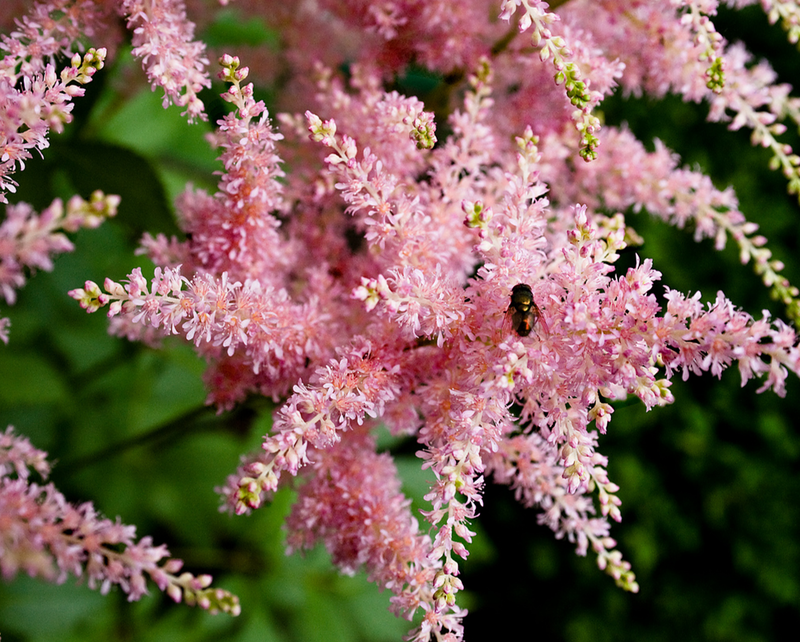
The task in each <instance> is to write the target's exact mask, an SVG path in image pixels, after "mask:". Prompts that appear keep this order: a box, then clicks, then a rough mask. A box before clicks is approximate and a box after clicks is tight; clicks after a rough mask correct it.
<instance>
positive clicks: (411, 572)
mask: <svg viewBox="0 0 800 642" xmlns="http://www.w3.org/2000/svg"><path fill="white" fill-rule="evenodd" d="M369 427H370V424H369V423H365V424H363V425H362V426H360V427H358V428H355V429H354V430H352V431H350V432H348V433H346V435H344V436H343V438H342V441H341V442H340V443H337V444H336V445H335V446H333V447H331V448H329V449H325V450H322V451H317V450H315V451H314V452H313V453H312V455H311V456H312V458H313V460H314V463H313V464H311V466H309V469H308V470H307V471H306V472H307V473H308V475H309V479H308V481H307V483H305V484H304V485H303V486H302V487H301V489H300V495H299V497H298V500H297V502H296V503H295V504H294V506H293V508H292V512H291V514H290V515H289V517H288V518H287V520H286V526H287V529H288V531H289V536H288V539H287V543H288V545H289V549H290V550H293V549H302V548H307V549H310V548H312V547H313V546H314V544H315V543H316V542H317V541H319V540H321V541H323V542H324V543H325V547H326V548H327V549H328V551H329V552H330V553H331V556H332V559H333V561H334V563H335V564H336V565H337V566H339V568H341V569H342V570H343V571H345V572H351V573H354V572H355V571H357V570H358V569H359V568H361V567H362V566H363V567H364V568H365V569H366V570H367V574H368V577H369V579H370V580H371V581H373V582H375V583H376V584H378V586H380V587H381V588H388V589H389V590H390V591H392V593H394V596H393V597H392V609H393V611H395V612H396V613H397V614H398V615H405V616H407V617H408V618H410V617H411V615H413V613H414V612H415V611H416V610H417V609H418V608H422V609H423V611H424V613H425V615H424V618H423V622H424V623H423V625H422V626H421V627H420V629H419V630H418V636H419V639H426V635H425V633H427V631H423V629H425V628H428V627H435V628H437V629H441V628H445V629H450V630H452V631H458V632H459V633H460V630H461V627H460V624H459V623H458V620H459V618H460V617H463V613H462V612H461V611H460V609H457V608H453V609H451V610H450V611H445V612H444V613H441V614H439V613H438V612H437V611H436V609H435V606H434V603H433V597H432V591H431V586H432V581H433V578H434V576H435V574H436V572H437V568H436V566H435V565H434V564H432V563H431V561H430V557H429V553H430V550H431V541H430V538H429V537H428V536H427V535H424V534H422V533H420V532H419V525H418V523H417V520H416V519H415V518H414V517H413V516H412V514H411V512H410V510H409V504H410V500H408V499H407V498H406V497H405V495H403V493H402V492H401V490H400V480H399V478H398V477H397V470H396V469H395V466H394V463H393V462H392V459H391V457H389V455H386V454H378V453H376V452H375V443H374V438H373V437H371V436H370V435H369V433H368V429H369ZM437 620H438V621H437ZM412 639H414V638H412Z"/></svg>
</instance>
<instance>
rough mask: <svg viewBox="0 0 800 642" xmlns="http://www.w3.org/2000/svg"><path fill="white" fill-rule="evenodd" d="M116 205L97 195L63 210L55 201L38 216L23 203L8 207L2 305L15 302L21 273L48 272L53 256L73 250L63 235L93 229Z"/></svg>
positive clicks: (1, 327) (0, 264)
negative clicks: (28, 271)
mask: <svg viewBox="0 0 800 642" xmlns="http://www.w3.org/2000/svg"><path fill="white" fill-rule="evenodd" d="M119 201H120V199H119V197H118V196H114V195H109V196H106V195H105V194H103V193H102V192H100V191H97V192H95V193H94V194H92V196H91V198H90V200H89V201H85V200H83V199H82V198H81V197H80V196H73V197H72V198H71V199H69V201H68V202H67V205H66V209H65V208H64V204H63V203H62V201H61V199H56V200H55V201H53V203H52V204H51V205H50V206H49V207H47V208H46V209H44V210H43V211H42V213H41V214H38V215H37V214H36V212H34V210H33V208H32V207H31V206H30V205H28V204H27V203H18V204H16V205H9V206H8V207H7V208H6V219H5V220H4V221H3V223H2V224H0V294H2V296H3V298H4V299H5V300H6V303H8V304H9V305H13V304H14V303H15V301H16V300H17V293H16V290H18V289H19V288H21V287H22V286H23V285H25V269H28V270H30V271H32V270H36V269H39V270H45V271H47V272H49V271H51V270H52V269H53V260H52V255H53V254H56V253H60V252H71V251H72V250H73V245H72V243H71V242H70V240H69V239H68V238H67V237H66V236H65V235H64V234H63V232H75V231H77V230H78V229H80V228H81V227H86V228H94V227H97V226H98V225H100V224H101V223H102V222H103V221H104V220H106V219H107V218H110V217H112V216H115V215H116V213H117V206H118V205H119ZM62 230H63V232H62ZM9 325H10V321H9V320H8V319H7V318H2V319H0V341H3V342H4V343H8V327H9Z"/></svg>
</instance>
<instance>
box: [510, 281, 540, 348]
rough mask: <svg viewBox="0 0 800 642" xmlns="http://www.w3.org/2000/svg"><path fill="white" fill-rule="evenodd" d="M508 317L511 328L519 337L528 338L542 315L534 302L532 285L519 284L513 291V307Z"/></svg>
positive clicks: (511, 306)
mask: <svg viewBox="0 0 800 642" xmlns="http://www.w3.org/2000/svg"><path fill="white" fill-rule="evenodd" d="M506 316H507V317H508V318H510V319H511V326H512V328H513V329H514V332H516V333H517V334H518V335H519V336H521V337H527V336H528V335H529V334H530V333H531V331H532V330H533V326H535V325H536V322H537V321H538V320H539V319H540V318H541V316H542V313H541V311H540V310H539V307H538V306H537V305H536V303H535V302H534V300H533V292H532V291H531V286H530V285H528V284H527V283H517V284H516V285H515V286H514V287H513V288H512V289H511V305H509V306H508V310H507V311H506Z"/></svg>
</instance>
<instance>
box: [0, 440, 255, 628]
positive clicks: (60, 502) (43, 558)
mask: <svg viewBox="0 0 800 642" xmlns="http://www.w3.org/2000/svg"><path fill="white" fill-rule="evenodd" d="M46 457H47V454H46V453H44V452H42V451H40V450H37V449H35V448H33V447H32V446H31V445H30V442H29V441H28V440H27V439H25V438H24V437H19V436H17V435H15V434H14V432H13V430H12V428H11V427H9V428H7V429H6V431H5V432H4V433H3V434H0V523H2V526H3V527H2V529H0V571H2V573H3V576H4V578H5V579H7V580H9V579H11V578H13V577H14V576H15V575H17V573H19V572H25V573H27V574H28V575H30V576H31V577H41V578H44V579H47V580H50V581H53V582H57V583H62V582H64V581H65V580H66V579H67V577H68V576H69V575H75V576H77V577H82V576H83V575H84V574H85V575H86V577H87V578H88V585H89V587H90V588H98V587H99V588H100V590H101V592H102V593H107V592H108V591H109V590H110V589H111V587H112V586H113V585H118V586H119V587H120V588H121V589H122V590H123V591H125V593H127V594H128V600H129V601H135V600H138V599H140V598H141V597H142V596H143V595H144V594H146V593H147V581H146V579H145V575H147V576H149V577H150V578H151V579H152V580H153V581H154V582H155V583H156V585H157V586H158V588H159V589H160V590H162V591H165V592H166V593H167V594H168V595H169V596H170V597H171V598H172V599H173V600H175V601H176V602H180V601H181V600H183V601H185V602H186V603H187V604H190V605H194V604H197V605H199V606H200V607H201V608H204V609H206V610H210V611H212V612H216V611H224V612H226V613H231V614H232V615H238V614H239V611H240V607H239V599H238V598H237V597H236V596H235V595H232V594H231V593H228V592H227V591H224V590H222V589H213V588H210V585H211V577H210V576H209V575H200V576H197V577H195V576H194V575H192V574H191V573H186V572H184V573H181V574H180V575H178V572H179V571H180V570H181V567H182V566H183V562H182V561H181V560H179V559H174V558H170V557H169V551H168V550H167V547H166V546H164V545H163V544H162V545H160V546H155V545H153V541H152V538H150V537H143V538H142V539H140V540H139V541H136V528H135V527H134V526H126V525H125V524H122V523H120V521H119V519H117V521H116V522H113V521H111V520H108V519H105V518H103V517H101V516H100V515H98V514H97V511H96V510H95V509H94V507H93V506H92V505H91V504H90V503H85V504H81V505H80V506H73V505H72V504H70V503H68V502H67V500H66V499H65V498H64V496H63V495H62V494H61V493H60V492H59V491H58V490H57V489H56V487H55V486H54V485H53V484H52V483H49V484H46V485H44V486H41V485H39V484H36V483H34V482H31V481H30V480H29V476H30V471H29V468H32V469H34V470H36V472H37V473H39V475H41V476H42V477H46V476H47V474H48V472H49V466H48V464H47V461H46ZM14 475H15V476H14Z"/></svg>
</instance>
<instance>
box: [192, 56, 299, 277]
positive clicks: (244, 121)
mask: <svg viewBox="0 0 800 642" xmlns="http://www.w3.org/2000/svg"><path fill="white" fill-rule="evenodd" d="M223 66H224V72H223V74H221V75H222V77H223V78H228V79H230V80H231V82H232V85H231V88H230V90H229V91H228V92H227V93H226V94H225V95H224V96H223V97H224V99H225V100H227V101H229V102H231V103H233V104H234V105H235V106H236V108H237V110H236V112H235V113H231V114H229V115H227V116H226V117H225V118H224V119H222V120H221V121H220V122H219V123H218V125H219V130H218V131H217V133H216V134H215V136H214V139H213V142H214V144H215V145H216V146H218V147H221V148H222V149H223V150H224V151H223V153H222V155H221V157H220V160H221V161H222V163H223V165H224V167H225V171H224V172H222V178H221V180H220V183H219V192H218V193H217V194H216V195H215V196H214V197H210V196H208V195H206V194H205V193H203V192H187V193H186V194H185V195H184V196H183V197H182V199H181V201H180V202H179V208H180V212H181V217H182V218H183V224H184V229H185V231H186V232H187V233H188V234H191V236H192V241H191V243H190V244H188V247H187V249H188V252H189V254H190V256H191V257H192V259H193V264H194V265H192V266H191V267H192V268H193V269H195V270H196V269H202V270H207V271H209V272H211V273H214V274H221V273H222V272H228V273H229V274H230V275H231V276H232V277H233V278H242V279H245V278H257V279H261V280H262V281H264V282H269V281H273V282H275V283H280V281H279V279H276V278H274V276H275V274H276V273H277V274H281V273H283V272H284V271H285V270H286V269H287V266H288V265H289V264H291V263H292V260H293V257H292V255H291V253H290V252H289V251H288V248H287V247H286V244H285V243H284V242H283V239H282V238H281V236H280V235H279V234H278V232H277V228H278V227H279V226H280V222H279V221H278V219H276V218H275V216H273V212H275V211H277V210H280V209H282V207H283V203H282V198H281V192H282V191H283V190H282V187H281V185H280V183H279V182H278V179H279V178H281V177H282V176H283V171H282V170H281V169H280V167H279V163H280V160H281V159H280V158H279V157H278V156H277V154H276V153H275V143H276V142H277V141H279V140H281V139H282V138H283V136H281V135H280V134H277V133H275V132H274V131H273V130H272V128H271V127H270V124H269V114H268V112H267V110H266V107H265V106H264V103H263V102H262V101H258V102H256V101H255V100H254V99H253V96H252V92H253V86H252V85H246V86H244V87H242V86H241V85H240V81H241V80H243V79H244V78H246V77H247V68H246V67H244V68H239V61H238V59H235V58H231V57H230V56H228V57H227V58H226V59H225V60H224V63H223ZM268 249H271V250H272V251H268Z"/></svg>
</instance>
